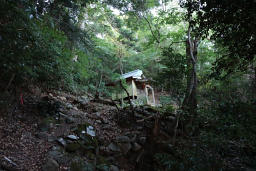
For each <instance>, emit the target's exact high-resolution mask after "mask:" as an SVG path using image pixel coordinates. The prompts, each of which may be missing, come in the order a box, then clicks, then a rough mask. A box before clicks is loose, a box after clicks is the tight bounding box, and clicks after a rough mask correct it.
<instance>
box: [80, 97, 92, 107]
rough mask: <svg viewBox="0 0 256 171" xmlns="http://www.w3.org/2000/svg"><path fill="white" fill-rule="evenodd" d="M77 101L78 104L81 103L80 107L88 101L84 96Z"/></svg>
mask: <svg viewBox="0 0 256 171" xmlns="http://www.w3.org/2000/svg"><path fill="white" fill-rule="evenodd" d="M77 101H78V102H79V103H81V104H82V105H86V104H88V102H89V101H90V99H89V98H88V97H86V96H80V97H78V98H77Z"/></svg>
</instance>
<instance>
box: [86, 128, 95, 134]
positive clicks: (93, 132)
mask: <svg viewBox="0 0 256 171" xmlns="http://www.w3.org/2000/svg"><path fill="white" fill-rule="evenodd" d="M86 133H87V134H89V135H90V136H92V137H95V131H94V130H93V127H92V126H88V127H87V128H86Z"/></svg>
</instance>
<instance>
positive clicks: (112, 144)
mask: <svg viewBox="0 0 256 171" xmlns="http://www.w3.org/2000/svg"><path fill="white" fill-rule="evenodd" d="M107 148H108V149H109V150H110V151H113V152H121V150H120V148H119V147H118V146H117V145H116V144H114V143H110V144H109V145H108V147H107Z"/></svg>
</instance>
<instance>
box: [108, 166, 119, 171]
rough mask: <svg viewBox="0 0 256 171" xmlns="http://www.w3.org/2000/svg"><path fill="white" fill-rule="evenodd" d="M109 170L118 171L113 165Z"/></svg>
mask: <svg viewBox="0 0 256 171" xmlns="http://www.w3.org/2000/svg"><path fill="white" fill-rule="evenodd" d="M109 170H110V171H119V168H118V167H117V166H115V165H110V167H109Z"/></svg>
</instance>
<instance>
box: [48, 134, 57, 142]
mask: <svg viewBox="0 0 256 171" xmlns="http://www.w3.org/2000/svg"><path fill="white" fill-rule="evenodd" d="M56 140H57V138H56V137H55V136H53V135H50V136H48V138H47V141H48V142H54V141H56Z"/></svg>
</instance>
